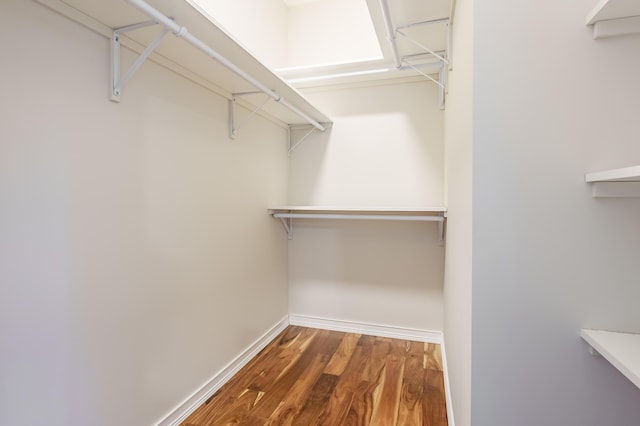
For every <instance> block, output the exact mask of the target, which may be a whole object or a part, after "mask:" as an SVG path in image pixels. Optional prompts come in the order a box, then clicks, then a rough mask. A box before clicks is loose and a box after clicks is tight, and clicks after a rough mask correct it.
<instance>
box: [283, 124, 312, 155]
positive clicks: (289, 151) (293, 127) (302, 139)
mask: <svg viewBox="0 0 640 426" xmlns="http://www.w3.org/2000/svg"><path fill="white" fill-rule="evenodd" d="M301 127H306V128H308V127H309V125H307V124H290V125H289V130H288V139H289V150H288V151H287V155H288V156H291V153H292V152H293V151H294V150H295V149H296V148H297V147H298V146H299V145H300V144H301V143H302V142H304V140H305V139H307V138H308V137H309V136H310V135H311V133H313V131H314V130H316V128H315V127H311V129H310V130H309V131H308V132H307V133H305V134H304V136H302V137H301V138H300V139H299V140H298V141H297V142H296V143H293V136H292V134H293V130H294V129H298V128H301Z"/></svg>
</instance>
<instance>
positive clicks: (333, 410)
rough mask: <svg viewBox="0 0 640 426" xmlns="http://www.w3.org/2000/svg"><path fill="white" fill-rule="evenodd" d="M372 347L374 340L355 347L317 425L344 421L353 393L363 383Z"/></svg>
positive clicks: (337, 423) (352, 400) (366, 340)
mask: <svg viewBox="0 0 640 426" xmlns="http://www.w3.org/2000/svg"><path fill="white" fill-rule="evenodd" d="M374 347H375V340H371V339H365V343H364V344H361V345H360V346H356V349H355V350H354V351H353V354H352V356H351V358H350V359H349V362H348V363H347V365H346V366H345V369H344V371H343V373H342V375H341V376H340V377H339V379H338V382H337V384H336V386H335V388H334V389H333V392H332V393H331V396H330V398H329V400H328V403H327V404H326V407H325V410H324V411H323V413H322V415H321V416H320V420H319V422H318V424H319V425H327V426H328V425H332V426H333V425H339V424H340V423H341V422H342V421H343V420H344V419H345V417H346V416H347V414H348V413H349V410H350V409H351V406H352V403H353V402H354V397H355V392H356V390H357V388H358V387H359V386H360V384H361V382H363V380H362V376H363V374H364V371H365V369H366V368H367V365H368V361H369V360H370V359H371V356H372V353H373V349H374Z"/></svg>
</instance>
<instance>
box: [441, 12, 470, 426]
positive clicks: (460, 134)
mask: <svg viewBox="0 0 640 426" xmlns="http://www.w3.org/2000/svg"><path fill="white" fill-rule="evenodd" d="M453 22H454V25H453V28H452V33H453V34H452V54H453V57H452V64H453V69H452V70H451V71H450V72H449V76H448V95H447V98H446V111H445V179H446V193H445V195H446V197H447V203H446V205H447V209H448V214H447V246H446V262H445V274H444V340H445V348H446V357H447V366H448V376H449V385H450V388H451V397H452V404H451V405H452V407H449V408H450V409H451V408H453V410H454V414H453V418H454V420H455V424H456V425H457V426H469V425H470V424H471V418H470V416H471V270H472V269H471V266H472V264H471V262H472V253H471V245H472V239H471V236H472V233H471V230H472V227H471V219H472V209H473V206H472V181H471V172H472V152H473V147H472V122H473V107H472V100H473V1H472V0H457V1H456V11H455V15H454V20H453ZM450 420H452V419H450ZM452 424H453V423H452Z"/></svg>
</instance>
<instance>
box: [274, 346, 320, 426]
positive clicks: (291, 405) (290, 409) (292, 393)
mask: <svg viewBox="0 0 640 426" xmlns="http://www.w3.org/2000/svg"><path fill="white" fill-rule="evenodd" d="M326 360H327V355H326V354H317V355H316V357H315V358H314V360H313V361H312V362H311V363H310V364H309V365H308V366H307V368H306V371H305V373H304V374H303V376H302V377H301V378H300V380H297V381H296V382H295V383H294V384H293V386H292V387H291V389H289V391H288V392H287V398H286V399H285V400H284V401H282V403H281V404H280V405H278V407H277V408H276V409H275V411H274V412H273V414H271V416H270V417H269V419H268V421H267V422H266V423H265V426H280V425H282V426H288V425H292V424H293V421H294V419H295V417H296V416H297V415H298V413H299V412H300V411H301V410H302V407H303V405H304V403H305V401H306V400H307V396H308V395H309V394H310V393H311V390H312V388H313V385H314V383H315V382H316V381H317V380H318V378H319V377H320V375H321V374H322V371H323V370H324V369H325V366H326V365H327V361H326Z"/></svg>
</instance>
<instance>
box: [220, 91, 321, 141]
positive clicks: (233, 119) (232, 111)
mask: <svg viewBox="0 0 640 426" xmlns="http://www.w3.org/2000/svg"><path fill="white" fill-rule="evenodd" d="M258 94H263V92H243V93H233V94H232V95H231V100H230V101H229V135H230V136H231V139H235V138H236V136H238V130H240V128H242V127H244V125H245V124H247V123H248V122H249V120H251V119H252V118H253V116H254V115H256V114H257V113H258V112H260V110H261V109H262V108H264V106H265V105H266V104H267V103H268V102H269V101H270V100H271V99H272V98H271V97H269V96H267V99H265V100H264V102H262V103H261V104H260V105H258V106H257V107H256V108H255V109H254V110H253V111H251V113H250V114H249V116H248V117H247V118H245V120H244V121H243V122H242V123H240V124H238V122H237V121H238V117H237V112H236V102H237V99H238V96H246V95H258ZM314 129H315V127H314Z"/></svg>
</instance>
